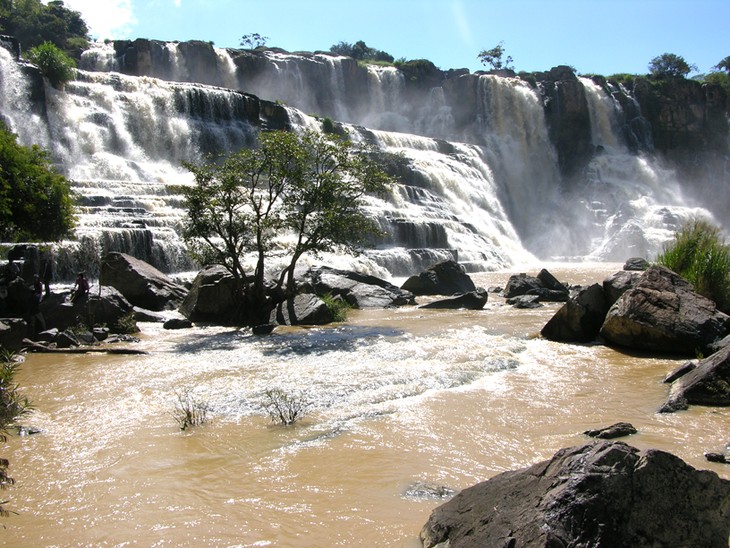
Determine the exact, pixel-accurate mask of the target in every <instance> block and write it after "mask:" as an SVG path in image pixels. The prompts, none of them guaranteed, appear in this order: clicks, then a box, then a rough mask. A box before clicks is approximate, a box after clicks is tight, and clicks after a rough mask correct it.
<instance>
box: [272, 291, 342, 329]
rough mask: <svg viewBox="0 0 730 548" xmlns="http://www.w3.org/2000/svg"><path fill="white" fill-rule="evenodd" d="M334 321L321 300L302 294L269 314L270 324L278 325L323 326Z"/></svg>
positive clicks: (309, 294) (279, 305)
mask: <svg viewBox="0 0 730 548" xmlns="http://www.w3.org/2000/svg"><path fill="white" fill-rule="evenodd" d="M333 320H334V316H333V314H332V311H331V310H330V309H329V308H328V307H327V305H326V304H325V303H324V301H323V300H322V299H320V298H319V297H317V295H313V294H311V293H302V294H299V295H296V296H294V297H293V298H291V299H288V300H286V301H284V302H283V303H279V304H278V305H277V307H276V308H275V309H274V310H273V311H272V312H271V320H270V321H271V322H272V323H274V322H275V323H278V324H279V325H324V324H328V323H331V322H332V321H333Z"/></svg>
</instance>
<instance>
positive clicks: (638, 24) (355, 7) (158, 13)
mask: <svg viewBox="0 0 730 548" xmlns="http://www.w3.org/2000/svg"><path fill="white" fill-rule="evenodd" d="M65 5H66V6H67V7H69V8H71V9H74V10H77V11H79V12H81V14H82V16H83V18H84V20H85V21H86V22H87V24H88V25H89V27H90V31H91V36H92V37H94V38H95V39H100V40H103V39H106V38H110V39H134V38H150V39H157V40H165V41H172V40H179V41H184V40H204V41H207V42H208V41H210V42H213V43H214V45H215V46H217V47H230V48H236V47H239V43H240V40H241V37H242V36H244V35H247V34H251V33H258V34H260V35H262V36H265V37H267V38H268V40H267V45H268V46H270V47H280V48H283V49H285V50H287V51H290V52H294V51H317V50H324V51H326V50H329V48H330V46H332V45H334V44H337V43H339V42H348V43H355V42H357V41H358V40H363V41H364V42H365V43H366V44H367V45H368V46H370V47H372V48H375V49H379V50H383V51H386V52H388V53H390V54H391V55H392V56H393V57H395V58H396V59H400V58H405V59H429V60H430V61H432V62H433V63H434V64H435V65H436V66H438V67H439V68H441V69H443V70H447V69H452V68H453V69H457V68H468V69H469V70H471V71H476V70H480V69H483V68H484V67H483V65H481V63H480V62H479V60H478V58H477V56H478V54H479V52H480V51H483V50H488V49H491V48H493V47H494V46H496V45H497V44H499V43H502V44H503V47H504V50H505V57H506V56H507V55H510V56H511V57H512V58H513V59H514V61H513V65H514V68H515V70H518V71H522V70H524V71H528V72H532V71H542V70H549V69H550V68H552V67H554V66H557V65H570V66H572V67H573V68H575V69H576V70H577V71H578V73H579V74H603V75H607V76H608V75H611V74H616V73H632V74H645V73H646V72H647V71H648V69H647V66H648V64H649V62H650V61H651V60H652V59H653V58H654V57H656V56H658V55H661V54H663V53H674V54H676V55H680V56H682V57H683V58H684V59H685V60H686V61H687V62H688V63H690V64H694V65H696V66H697V69H698V71H697V72H699V73H706V72H710V71H711V70H712V67H713V66H714V65H716V64H717V63H719V62H720V61H721V60H722V59H724V58H725V57H727V56H728V55H730V26H729V23H728V22H729V21H730V0H539V1H538V0H359V1H354V0H308V1H305V0H144V1H143V0H65ZM693 74H696V73H693Z"/></svg>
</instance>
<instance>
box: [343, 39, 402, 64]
mask: <svg viewBox="0 0 730 548" xmlns="http://www.w3.org/2000/svg"><path fill="white" fill-rule="evenodd" d="M330 52H332V53H334V54H336V55H344V56H346V57H352V58H353V59H356V60H358V61H368V62H371V61H376V62H377V61H379V62H381V63H382V64H385V65H392V64H393V61H394V58H393V56H392V55H391V54H390V53H387V52H385V51H382V50H379V49H374V48H371V47H368V45H367V44H366V43H365V42H363V41H362V40H359V41H357V42H355V43H354V44H349V43H347V42H339V43H337V44H335V45H334V46H332V47H331V48H330Z"/></svg>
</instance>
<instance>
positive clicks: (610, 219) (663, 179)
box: [581, 78, 712, 260]
mask: <svg viewBox="0 0 730 548" xmlns="http://www.w3.org/2000/svg"><path fill="white" fill-rule="evenodd" d="M581 83H582V84H583V87H584V89H585V92H586V99H587V101H588V112H589V114H590V119H591V129H592V131H591V136H592V139H593V145H594V146H595V147H596V154H595V156H594V157H593V158H592V159H591V161H590V162H589V164H588V165H587V167H586V170H585V180H586V188H585V190H584V192H583V196H584V199H585V202H584V203H585V205H586V207H587V209H588V211H589V215H590V216H591V217H592V220H593V227H592V228H591V229H590V230H591V231H592V232H593V238H592V242H591V244H590V246H589V247H590V249H589V250H588V253H587V254H588V255H589V257H590V258H596V259H604V260H606V259H607V260H622V259H623V258H625V257H626V256H627V255H629V254H632V255H636V256H644V257H648V258H650V259H653V258H654V257H656V255H657V254H658V253H659V252H660V251H661V249H662V246H663V244H664V243H665V242H667V241H668V240H670V239H671V237H672V235H673V234H674V232H675V231H677V230H678V229H679V228H680V227H681V225H682V224H683V223H685V222H686V221H688V220H689V219H691V218H693V217H697V216H700V217H706V218H709V219H712V215H711V214H710V213H709V212H708V211H707V210H706V209H704V208H696V207H687V206H686V205H685V204H686V203H687V201H686V200H685V199H684V197H683V196H682V192H681V185H680V183H679V181H678V180H677V178H676V174H675V173H674V172H673V171H671V170H670V169H668V168H666V167H663V166H662V165H661V164H660V162H659V161H658V160H657V159H656V158H654V157H652V156H649V155H646V154H636V153H633V152H631V151H630V150H629V148H628V147H627V146H626V144H625V142H622V141H621V131H620V128H621V126H622V125H624V124H625V120H624V113H623V110H622V108H621V106H620V105H619V103H618V102H616V101H615V100H614V99H613V97H612V96H611V95H610V94H607V93H606V91H604V89H603V88H601V87H600V86H598V85H597V84H595V83H594V82H593V81H592V80H590V79H587V78H581Z"/></svg>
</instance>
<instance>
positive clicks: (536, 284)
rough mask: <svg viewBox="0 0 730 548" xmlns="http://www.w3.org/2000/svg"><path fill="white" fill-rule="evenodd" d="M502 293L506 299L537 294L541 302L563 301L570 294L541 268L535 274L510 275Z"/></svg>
mask: <svg viewBox="0 0 730 548" xmlns="http://www.w3.org/2000/svg"><path fill="white" fill-rule="evenodd" d="M503 293H504V297H505V298H506V299H511V298H513V297H519V296H521V295H537V296H539V297H540V299H539V300H540V301H541V302H565V301H567V300H568V297H569V296H570V291H569V290H568V288H567V287H565V286H564V285H563V284H561V283H560V282H559V281H558V280H557V279H556V278H555V276H553V275H552V274H550V272H548V271H547V270H545V269H542V270H541V271H540V272H539V273H538V275H537V276H528V275H527V274H525V273H521V274H514V275H512V276H510V278H509V280H507V285H506V286H505V288H504V292H503Z"/></svg>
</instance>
